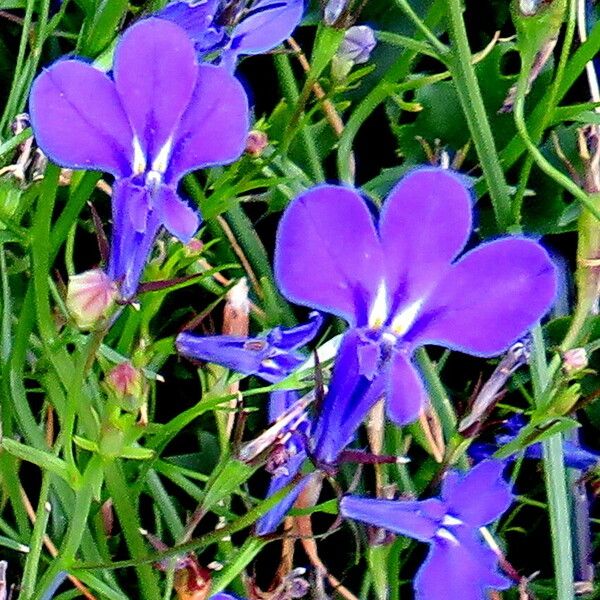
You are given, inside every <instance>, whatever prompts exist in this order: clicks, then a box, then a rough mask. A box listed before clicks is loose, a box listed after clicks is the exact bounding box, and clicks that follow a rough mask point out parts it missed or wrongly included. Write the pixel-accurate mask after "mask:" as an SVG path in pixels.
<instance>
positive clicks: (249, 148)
mask: <svg viewBox="0 0 600 600" xmlns="http://www.w3.org/2000/svg"><path fill="white" fill-rule="evenodd" d="M268 145H269V138H268V136H267V134H266V133H265V132H264V131H258V130H256V129H254V130H252V131H251V132H250V133H249V134H248V138H247V139H246V154H249V155H250V156H252V158H258V157H259V156H260V155H261V154H262V153H263V150H264V149H265V148H266V147H267V146H268Z"/></svg>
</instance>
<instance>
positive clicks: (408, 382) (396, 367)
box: [386, 352, 427, 425]
mask: <svg viewBox="0 0 600 600" xmlns="http://www.w3.org/2000/svg"><path fill="white" fill-rule="evenodd" d="M386 400H387V404H386V407H387V413H388V416H389V418H390V419H391V420H392V421H394V423H396V424H397V425H404V424H406V423H411V422H412V421H414V420H415V419H416V418H417V417H418V416H419V411H420V410H421V407H422V406H423V404H424V403H425V402H426V401H427V392H426V391H425V387H424V386H423V381H422V380H421V377H420V375H419V373H418V371H417V370H416V368H415V367H414V366H413V365H412V364H411V361H410V359H409V358H408V357H407V356H405V355H404V354H402V353H400V352H394V356H393V358H392V361H391V364H390V366H389V383H388V391H387V398H386Z"/></svg>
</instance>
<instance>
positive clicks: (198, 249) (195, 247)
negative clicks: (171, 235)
mask: <svg viewBox="0 0 600 600" xmlns="http://www.w3.org/2000/svg"><path fill="white" fill-rule="evenodd" d="M203 248H204V244H203V243H202V242H201V241H200V240H197V239H196V238H192V239H191V240H190V241H189V242H188V243H187V244H185V246H184V247H183V250H184V252H185V254H186V256H189V257H190V258H191V257H194V256H198V255H199V254H201V253H202V249H203Z"/></svg>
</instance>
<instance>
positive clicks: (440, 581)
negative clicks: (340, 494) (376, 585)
mask: <svg viewBox="0 0 600 600" xmlns="http://www.w3.org/2000/svg"><path fill="white" fill-rule="evenodd" d="M503 467H504V465H503V464H502V463H500V462H497V461H486V462H482V463H480V464H479V465H477V466H476V467H475V468H473V469H472V470H471V471H469V472H468V473H466V474H459V473H457V472H450V473H448V474H447V475H446V478H445V479H444V481H443V483H442V491H441V497H440V498H430V499H428V500H415V501H404V500H380V499H374V498H361V497H357V496H345V497H344V498H342V500H341V501H340V514H341V515H342V516H343V517H345V518H347V519H354V520H356V521H361V522H364V523H369V524H371V525H375V526H377V527H382V528H384V529H387V530H388V531H391V532H393V533H397V534H400V535H405V536H408V537H411V538H414V539H416V540H419V541H421V542H426V543H428V544H430V550H429V553H428V555H427V558H426V559H425V562H424V563H423V565H422V566H421V568H420V569H419V571H418V573H417V575H416V578H415V581H414V587H415V597H416V599H417V600H446V599H448V598H452V599H454V598H456V599H458V598H460V600H486V599H487V598H488V595H487V591H489V590H503V589H506V588H508V587H510V581H509V580H508V579H507V578H506V577H504V576H503V575H501V574H500V573H499V572H498V556H497V555H496V553H495V552H494V551H493V550H492V549H491V548H490V547H489V546H488V545H487V544H486V543H485V542H484V541H483V540H482V538H481V535H480V533H479V529H480V528H481V527H483V526H485V525H487V524H488V523H491V522H492V521H495V520H496V519H498V518H499V517H500V516H501V515H502V514H503V513H504V512H505V511H506V510H507V509H508V507H509V506H510V504H511V502H512V495H511V493H510V489H509V486H508V484H507V483H506V482H505V481H504V480H503V479H502V469H503Z"/></svg>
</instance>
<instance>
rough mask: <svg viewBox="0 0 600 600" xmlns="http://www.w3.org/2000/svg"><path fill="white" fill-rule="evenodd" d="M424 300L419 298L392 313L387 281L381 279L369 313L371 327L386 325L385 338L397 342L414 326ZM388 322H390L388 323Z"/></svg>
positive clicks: (383, 335) (376, 327)
mask: <svg viewBox="0 0 600 600" xmlns="http://www.w3.org/2000/svg"><path fill="white" fill-rule="evenodd" d="M424 302H425V299H424V298H419V299H418V300H416V301H415V302H412V303H411V304H409V305H408V306H405V307H403V308H402V310H400V311H399V312H397V313H395V314H394V315H390V312H389V311H390V307H389V306H388V293H387V287H386V285H385V281H381V283H380V284H379V287H378V289H377V295H376V296H375V302H373V306H372V307H371V311H370V313H369V327H370V328H371V329H375V330H377V329H381V328H382V327H384V326H385V331H384V332H383V333H382V337H383V339H384V340H386V341H388V342H390V343H395V342H396V340H397V339H398V338H401V337H402V336H403V335H405V334H406V332H407V331H408V330H409V329H410V328H411V327H412V326H413V324H414V322H415V321H416V319H417V316H418V315H419V312H420V310H421V308H422V306H423V303H424ZM390 317H391V319H390ZM387 323H389V324H388V325H386V324H387Z"/></svg>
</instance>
